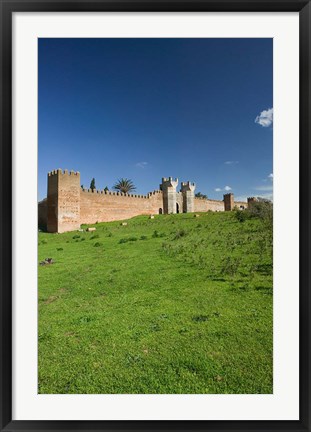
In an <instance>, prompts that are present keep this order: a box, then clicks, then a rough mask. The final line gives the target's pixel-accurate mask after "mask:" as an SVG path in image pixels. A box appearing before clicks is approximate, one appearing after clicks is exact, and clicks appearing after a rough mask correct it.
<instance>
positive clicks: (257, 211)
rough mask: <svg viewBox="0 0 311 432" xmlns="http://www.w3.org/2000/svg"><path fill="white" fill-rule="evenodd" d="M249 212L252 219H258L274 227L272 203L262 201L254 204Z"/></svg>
mask: <svg viewBox="0 0 311 432" xmlns="http://www.w3.org/2000/svg"><path fill="white" fill-rule="evenodd" d="M247 211H248V212H249V214H250V216H251V217H257V218H259V219H262V220H263V221H265V222H267V223H268V224H271V225H272V223H273V204H272V202H271V201H268V200H264V199H261V200H260V201H255V202H252V204H251V205H250V206H249V208H248V209H247Z"/></svg>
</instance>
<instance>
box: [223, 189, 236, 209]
mask: <svg viewBox="0 0 311 432" xmlns="http://www.w3.org/2000/svg"><path fill="white" fill-rule="evenodd" d="M224 205H225V211H231V210H233V207H234V195H233V193H227V194H225V195H224Z"/></svg>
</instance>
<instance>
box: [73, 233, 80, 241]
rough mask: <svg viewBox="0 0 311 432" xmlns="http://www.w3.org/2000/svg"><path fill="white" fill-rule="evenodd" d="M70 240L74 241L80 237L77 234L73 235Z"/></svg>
mask: <svg viewBox="0 0 311 432" xmlns="http://www.w3.org/2000/svg"><path fill="white" fill-rule="evenodd" d="M72 238H73V240H75V239H78V238H80V236H79V234H76V235H74V236H73V237H72Z"/></svg>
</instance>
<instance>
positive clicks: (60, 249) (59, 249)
mask: <svg viewBox="0 0 311 432" xmlns="http://www.w3.org/2000/svg"><path fill="white" fill-rule="evenodd" d="M56 250H58V251H62V250H64V249H63V248H56Z"/></svg>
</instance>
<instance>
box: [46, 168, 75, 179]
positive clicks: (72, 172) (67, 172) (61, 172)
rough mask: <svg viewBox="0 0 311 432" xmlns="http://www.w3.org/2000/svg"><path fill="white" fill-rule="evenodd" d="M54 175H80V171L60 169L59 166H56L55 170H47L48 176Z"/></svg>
mask: <svg viewBox="0 0 311 432" xmlns="http://www.w3.org/2000/svg"><path fill="white" fill-rule="evenodd" d="M55 175H63V176H64V175H70V176H71V175H72V176H79V175H80V172H79V171H73V170H71V171H68V170H67V169H65V170H62V169H61V168H58V169H57V170H52V171H49V172H48V177H51V176H55Z"/></svg>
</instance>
